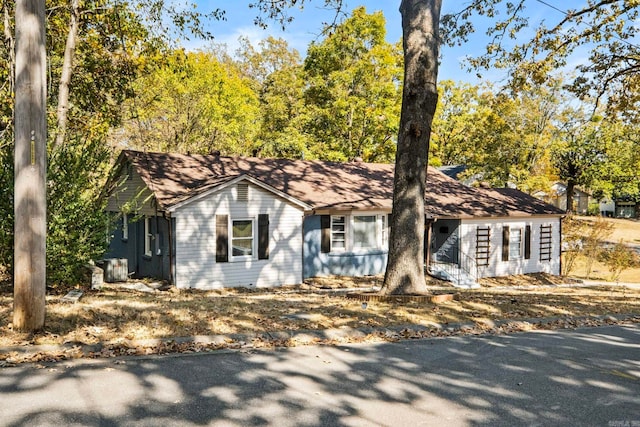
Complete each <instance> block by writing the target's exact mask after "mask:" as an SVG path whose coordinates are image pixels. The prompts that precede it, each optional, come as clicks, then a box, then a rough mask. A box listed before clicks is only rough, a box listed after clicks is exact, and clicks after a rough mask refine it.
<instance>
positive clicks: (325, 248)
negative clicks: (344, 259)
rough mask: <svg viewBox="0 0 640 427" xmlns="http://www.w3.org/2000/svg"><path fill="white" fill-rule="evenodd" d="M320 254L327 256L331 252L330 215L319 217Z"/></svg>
mask: <svg viewBox="0 0 640 427" xmlns="http://www.w3.org/2000/svg"><path fill="white" fill-rule="evenodd" d="M320 232H321V236H320V238H321V242H320V252H322V253H323V254H328V253H329V252H331V215H321V216H320Z"/></svg>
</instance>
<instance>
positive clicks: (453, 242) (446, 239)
mask: <svg viewBox="0 0 640 427" xmlns="http://www.w3.org/2000/svg"><path fill="white" fill-rule="evenodd" d="M459 228H460V220H459V219H445V220H442V219H441V220H438V221H436V222H434V223H432V225H431V259H432V260H433V261H436V262H443V263H447V264H458V262H459V255H458V254H459V249H460V243H459V239H460V233H459Z"/></svg>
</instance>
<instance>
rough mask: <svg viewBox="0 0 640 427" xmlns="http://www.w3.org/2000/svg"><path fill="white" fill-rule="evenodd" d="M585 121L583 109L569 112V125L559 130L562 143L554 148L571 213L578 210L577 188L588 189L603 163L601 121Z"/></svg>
mask: <svg viewBox="0 0 640 427" xmlns="http://www.w3.org/2000/svg"><path fill="white" fill-rule="evenodd" d="M583 120H584V115H583V112H582V110H581V109H571V110H567V111H566V112H565V123H564V125H563V126H562V127H561V128H560V129H559V130H558V141H559V142H558V144H557V145H556V146H554V147H553V149H552V157H553V164H554V166H555V168H556V169H557V171H558V176H559V178H560V179H561V180H562V181H564V182H566V184H567V191H566V197H567V211H568V212H573V211H574V205H573V195H574V189H575V187H576V186H578V185H581V186H585V187H588V186H589V185H590V184H591V182H592V181H593V178H594V176H595V174H596V171H597V170H598V168H599V166H600V165H601V163H602V160H603V157H602V150H601V148H600V142H599V141H600V129H599V125H598V123H597V120H596V119H594V120H588V121H586V122H585V121H583Z"/></svg>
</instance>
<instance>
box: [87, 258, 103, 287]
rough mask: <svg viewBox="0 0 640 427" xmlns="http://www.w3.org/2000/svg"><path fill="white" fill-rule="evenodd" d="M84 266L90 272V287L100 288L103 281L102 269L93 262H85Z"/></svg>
mask: <svg viewBox="0 0 640 427" xmlns="http://www.w3.org/2000/svg"><path fill="white" fill-rule="evenodd" d="M85 267H86V268H87V270H89V273H90V274H91V289H100V288H102V284H103V282H104V271H103V270H102V269H101V268H100V267H96V266H95V265H93V264H86V265H85Z"/></svg>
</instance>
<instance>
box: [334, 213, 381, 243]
mask: <svg viewBox="0 0 640 427" xmlns="http://www.w3.org/2000/svg"><path fill="white" fill-rule="evenodd" d="M388 225H389V224H388V221H387V214H377V213H366V214H353V215H332V216H331V252H345V251H353V252H366V251H370V250H376V249H386V248H388V246H389V229H388Z"/></svg>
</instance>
